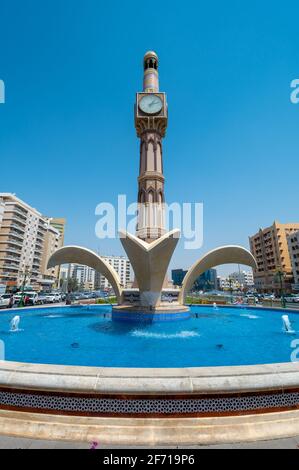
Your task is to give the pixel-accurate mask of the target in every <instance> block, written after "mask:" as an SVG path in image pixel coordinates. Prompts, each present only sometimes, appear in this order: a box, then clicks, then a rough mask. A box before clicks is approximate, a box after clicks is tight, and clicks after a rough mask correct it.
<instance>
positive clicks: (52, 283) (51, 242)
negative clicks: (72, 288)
mask: <svg viewBox="0 0 299 470" xmlns="http://www.w3.org/2000/svg"><path fill="white" fill-rule="evenodd" d="M62 246H63V238H62V236H61V233H60V232H59V230H57V229H56V228H55V227H53V226H52V225H51V223H50V221H47V224H46V232H45V235H44V244H43V250H42V257H41V264H40V273H41V278H40V285H41V288H42V289H47V288H49V287H58V280H59V273H60V269H59V266H56V267H55V268H51V269H47V263H48V259H49V258H50V256H51V255H52V254H53V253H54V252H55V251H56V250H57V249H58V248H61V247H62Z"/></svg>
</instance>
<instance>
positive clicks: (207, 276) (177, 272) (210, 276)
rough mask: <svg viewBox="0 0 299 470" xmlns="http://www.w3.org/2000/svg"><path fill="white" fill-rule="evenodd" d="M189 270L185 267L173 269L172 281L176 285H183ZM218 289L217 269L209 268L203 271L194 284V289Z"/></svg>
mask: <svg viewBox="0 0 299 470" xmlns="http://www.w3.org/2000/svg"><path fill="white" fill-rule="evenodd" d="M186 274H187V271H184V270H183V269H173V270H172V271H171V277H172V282H173V285H174V286H179V287H180V286H181V285H182V283H183V280H184V277H185V276H186ZM216 289H217V271H216V269H208V270H207V271H205V272H204V273H202V274H201V275H200V276H198V278H197V279H196V280H195V282H194V285H193V290H196V291H198V290H203V291H209V290H216Z"/></svg>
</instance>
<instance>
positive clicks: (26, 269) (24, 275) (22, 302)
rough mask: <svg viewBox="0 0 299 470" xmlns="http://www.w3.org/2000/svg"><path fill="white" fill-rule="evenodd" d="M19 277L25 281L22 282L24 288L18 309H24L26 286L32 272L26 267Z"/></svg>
mask: <svg viewBox="0 0 299 470" xmlns="http://www.w3.org/2000/svg"><path fill="white" fill-rule="evenodd" d="M19 276H20V277H23V281H22V288H21V298H20V301H19V304H18V307H24V301H23V297H24V290H25V286H26V280H27V278H28V277H30V276H31V272H30V270H29V266H27V265H26V266H25V267H24V269H21V270H20V271H19Z"/></svg>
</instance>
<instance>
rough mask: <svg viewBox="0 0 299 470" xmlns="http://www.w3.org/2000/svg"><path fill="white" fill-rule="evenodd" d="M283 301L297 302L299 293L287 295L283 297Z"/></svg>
mask: <svg viewBox="0 0 299 470" xmlns="http://www.w3.org/2000/svg"><path fill="white" fill-rule="evenodd" d="M285 301H286V302H295V303H299V295H288V296H286V297H285Z"/></svg>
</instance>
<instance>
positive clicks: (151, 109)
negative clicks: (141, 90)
mask: <svg viewBox="0 0 299 470" xmlns="http://www.w3.org/2000/svg"><path fill="white" fill-rule="evenodd" d="M162 106H163V102H162V100H161V98H160V97H159V96H157V95H153V94H148V95H144V96H143V97H142V98H141V100H140V101H139V108H140V109H141V111H143V112H144V113H146V114H156V113H158V112H159V111H161V109H162Z"/></svg>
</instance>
